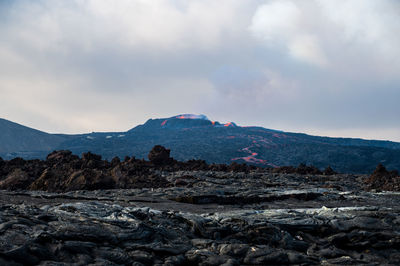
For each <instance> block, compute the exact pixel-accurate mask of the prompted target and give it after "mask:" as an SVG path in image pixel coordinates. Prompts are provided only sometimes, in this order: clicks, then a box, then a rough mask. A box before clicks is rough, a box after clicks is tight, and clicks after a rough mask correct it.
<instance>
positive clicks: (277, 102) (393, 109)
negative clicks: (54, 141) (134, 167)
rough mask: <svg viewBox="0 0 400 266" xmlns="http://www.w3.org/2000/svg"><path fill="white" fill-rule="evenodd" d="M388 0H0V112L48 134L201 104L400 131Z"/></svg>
mask: <svg viewBox="0 0 400 266" xmlns="http://www.w3.org/2000/svg"><path fill="white" fill-rule="evenodd" d="M399 32H400V2H399V1H397V0H347V1H331V0H309V1H294V0H279V1H278V0H269V1H268V0H265V1H263V0H246V1H243V0H219V1H213V0H190V1H188V0H165V1H163V0H118V1H111V0H68V1H67V0H65V1H54V0H37V1H29V0H15V1H9V0H0V96H1V97H0V117H3V118H6V119H9V120H12V121H16V122H19V123H22V124H25V125H29V126H31V127H34V128H38V129H41V130H44V131H48V132H65V133H82V132H90V131H117V130H127V129H129V128H131V127H133V126H135V125H137V124H140V123H143V122H145V121H146V120H147V119H148V118H155V117H168V116H173V115H176V114H179V113H196V114H200V113H201V114H205V115H207V116H209V117H210V118H211V119H214V120H220V121H221V122H225V121H230V120H233V121H235V122H237V123H238V124H241V125H261V126H265V127H268V128H274V129H281V130H286V131H296V132H306V133H311V134H318V135H329V136H353V137H364V138H374V139H390V140H397V141H400V123H399V121H400V120H399V116H400V104H399V100H400V37H399V36H400V35H399Z"/></svg>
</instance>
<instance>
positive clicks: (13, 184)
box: [0, 168, 34, 190]
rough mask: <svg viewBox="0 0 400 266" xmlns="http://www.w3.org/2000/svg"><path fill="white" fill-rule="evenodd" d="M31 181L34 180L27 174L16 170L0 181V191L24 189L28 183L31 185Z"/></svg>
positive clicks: (18, 169)
mask: <svg viewBox="0 0 400 266" xmlns="http://www.w3.org/2000/svg"><path fill="white" fill-rule="evenodd" d="M33 180H34V178H33V177H32V176H30V175H29V174H28V173H27V172H25V171H23V170H21V169H20V168H16V169H14V170H13V171H12V172H11V173H9V174H8V175H7V177H6V178H5V179H4V180H1V181H0V189H9V190H16V189H24V188H26V187H27V186H28V185H29V184H30V183H32V182H33Z"/></svg>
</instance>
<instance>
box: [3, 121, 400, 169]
mask: <svg viewBox="0 0 400 266" xmlns="http://www.w3.org/2000/svg"><path fill="white" fill-rule="evenodd" d="M38 132H40V131H38ZM40 133H41V134H44V135H40V136H44V137H46V138H44V139H43V140H41V142H38V140H36V142H38V143H43V145H39V146H40V147H46V149H68V150H71V151H72V152H73V153H75V154H81V153H83V152H87V151H92V152H94V153H97V154H101V155H102V156H103V157H104V158H106V159H111V158H113V157H114V156H119V157H120V158H122V159H123V158H124V157H125V156H135V157H137V158H146V157H147V153H148V152H149V150H150V149H151V148H152V147H153V146H154V145H157V144H160V145H163V146H165V147H167V148H169V149H171V156H172V157H174V158H176V159H177V160H189V159H203V160H206V161H207V162H209V163H214V162H215V163H231V162H238V163H249V164H255V165H259V166H265V167H274V166H283V165H298V164H300V163H306V164H312V165H315V166H317V167H319V168H324V167H326V166H328V165H330V166H331V167H332V168H333V169H335V170H336V171H339V172H347V173H367V172H371V171H372V170H373V169H374V168H375V167H376V165H377V164H378V163H382V164H384V165H386V166H387V168H389V169H398V170H400V143H397V142H391V141H376V140H362V139H351V138H329V137H318V136H310V135H306V134H300V133H287V132H283V131H278V130H272V129H266V128H262V127H241V126H238V125H236V124H235V123H233V122H229V123H219V122H216V121H212V120H209V119H208V118H207V117H206V116H204V115H192V114H184V115H177V116H174V117H170V118H160V119H149V120H148V121H147V122H146V123H144V124H143V125H139V126H136V127H134V128H132V129H130V130H128V131H127V132H109V133H90V134H81V135H73V136H67V135H51V134H46V133H43V132H40ZM49 136H50V137H56V139H52V140H51V142H50V139H47V137H49ZM25 137H27V136H25ZM0 140H1V139H0ZM1 141H2V140H1ZM47 141H49V142H48V144H47V145H44V144H46V143H47ZM33 142H35V141H33ZM29 143H31V142H29ZM0 145H2V143H0ZM27 148H28V146H27V147H24V151H28V149H27ZM35 148H36V149H35V150H37V148H38V147H37V146H36V147H35ZM11 150H12V145H11V146H10V147H9V152H10V151H11ZM16 150H19V151H20V150H21V148H18V149H14V151H16ZM31 150H34V149H31ZM42 150H45V149H44V148H42ZM9 154H10V153H9ZM18 154H19V156H21V155H24V154H21V153H18ZM0 156H3V155H1V153H0ZM43 156H44V155H43ZM22 157H25V158H35V156H30V155H29V154H26V156H22Z"/></svg>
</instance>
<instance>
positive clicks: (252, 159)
mask: <svg viewBox="0 0 400 266" xmlns="http://www.w3.org/2000/svg"><path fill="white" fill-rule="evenodd" d="M248 137H249V138H250V139H253V141H252V143H253V145H251V146H249V147H245V148H243V149H241V151H243V152H246V153H248V154H249V156H245V157H237V158H233V159H231V160H232V161H237V160H243V161H245V162H247V163H253V164H262V165H269V166H272V167H278V166H277V165H275V164H273V163H269V162H267V161H266V160H262V159H258V158H256V156H258V153H257V152H254V151H252V150H250V149H252V148H254V147H262V146H261V145H260V144H259V143H258V141H256V140H254V137H253V136H248ZM261 142H266V141H265V140H264V139H261Z"/></svg>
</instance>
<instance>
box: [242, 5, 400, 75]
mask: <svg viewBox="0 0 400 266" xmlns="http://www.w3.org/2000/svg"><path fill="white" fill-rule="evenodd" d="M399 11H400V4H399V3H396V2H395V1H393V0H347V1H340V2H338V1H330V0H311V1H307V2H304V1H293V0H284V1H277V0H272V1H268V2H267V3H265V4H263V5H261V6H260V7H259V8H258V9H257V11H256V13H255V14H254V17H253V19H252V24H251V26H250V28H249V29H250V31H251V32H252V33H253V35H254V36H255V37H256V38H258V39H260V40H263V41H264V42H265V44H266V45H267V46H268V47H270V48H271V47H275V48H278V49H282V48H284V49H286V51H287V54H288V55H289V56H291V57H292V58H295V59H297V60H300V61H303V62H306V63H310V64H314V65H316V66H320V67H325V66H330V68H329V70H330V71H341V70H344V71H351V68H353V69H354V68H355V67H359V63H361V64H365V65H366V64H371V65H374V66H375V67H373V68H372V69H371V70H369V69H367V70H368V71H370V72H376V73H379V74H380V75H384V76H388V75H389V76H391V77H395V76H396V75H397V76H398V75H399V74H400V62H399V61H398V60H397V59H394V58H399V56H400V37H399V35H398V32H400V19H399ZM360 61H361V62H360ZM346 65H347V66H346ZM363 74H365V73H363ZM369 74H371V73H369Z"/></svg>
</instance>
